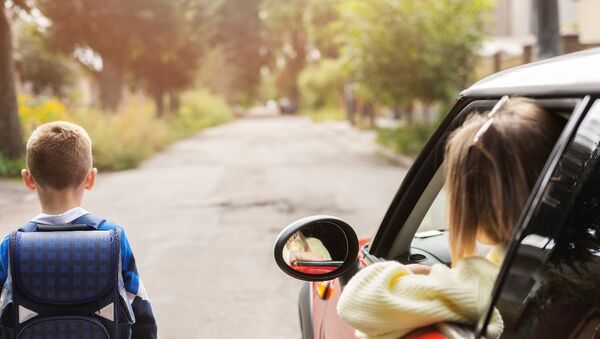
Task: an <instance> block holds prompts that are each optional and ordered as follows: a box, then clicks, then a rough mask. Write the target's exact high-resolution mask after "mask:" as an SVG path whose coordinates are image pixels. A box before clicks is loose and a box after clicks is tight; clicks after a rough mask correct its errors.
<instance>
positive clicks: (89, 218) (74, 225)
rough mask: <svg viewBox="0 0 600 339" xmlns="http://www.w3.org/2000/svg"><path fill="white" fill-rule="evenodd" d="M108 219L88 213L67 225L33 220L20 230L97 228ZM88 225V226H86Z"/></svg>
mask: <svg viewBox="0 0 600 339" xmlns="http://www.w3.org/2000/svg"><path fill="white" fill-rule="evenodd" d="M105 221H106V219H104V218H101V217H98V216H95V215H93V214H91V213H86V214H84V215H82V216H80V217H79V218H77V219H75V220H73V221H71V222H70V223H69V224H67V225H43V224H37V223H35V222H33V221H28V222H27V223H26V224H25V225H23V226H21V228H19V229H18V231H19V232H35V231H76V230H97V229H98V228H99V227H100V225H102V223H104V222H105ZM86 226H88V227H86Z"/></svg>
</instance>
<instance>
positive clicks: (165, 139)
mask: <svg viewBox="0 0 600 339" xmlns="http://www.w3.org/2000/svg"><path fill="white" fill-rule="evenodd" d="M68 111H69V109H67V108H66V107H65V105H63V104H62V103H61V102H60V101H59V100H57V99H55V98H50V97H32V96H30V95H20V96H19V115H20V118H21V124H22V127H23V132H24V135H25V136H26V137H29V135H31V132H33V130H34V129H35V128H37V127H38V126H39V125H41V124H44V123H47V122H50V121H56V120H66V121H71V122H73V123H76V124H79V125H81V126H82V127H83V128H85V129H86V131H87V132H88V133H89V135H90V137H91V138H92V147H93V153H94V166H96V167H97V168H98V169H100V170H112V171H117V170H124V169H129V168H134V167H136V166H138V165H139V164H140V163H141V162H142V161H143V160H145V159H147V158H149V157H150V156H152V155H153V154H154V153H155V152H157V151H159V150H161V149H163V148H164V147H166V146H167V145H168V144H170V143H172V142H174V141H176V140H178V139H181V138H184V137H187V136H190V135H191V134H193V133H196V132H198V131H200V130H202V129H205V128H207V127H211V126H215V125H219V124H223V123H226V122H229V121H231V120H232V119H233V113H232V111H231V109H230V108H229V106H228V105H227V103H226V102H225V101H224V100H223V99H221V98H220V97H217V96H214V95H211V94H210V93H209V92H207V91H204V90H196V91H190V92H186V93H184V94H183V95H182V98H181V106H180V109H179V110H178V111H177V112H176V113H174V114H172V115H171V116H168V117H167V118H166V119H164V120H163V119H159V118H157V117H156V115H155V113H154V109H153V107H152V104H151V103H150V102H149V101H147V100H142V99H140V98H137V97H135V96H133V97H132V99H130V100H129V101H128V103H127V104H125V105H123V106H121V107H120V108H119V110H118V111H117V112H103V111H101V110H99V109H95V108H73V109H72V110H70V113H67V112H68ZM24 165H25V164H24V160H23V159H17V160H8V159H6V158H4V157H1V156H0V177H6V176H18V175H19V173H20V170H21V169H22V168H24Z"/></svg>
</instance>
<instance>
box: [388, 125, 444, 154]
mask: <svg viewBox="0 0 600 339" xmlns="http://www.w3.org/2000/svg"><path fill="white" fill-rule="evenodd" d="M437 125H438V124H437V123H425V122H416V123H413V124H411V125H406V124H405V125H402V126H400V127H396V128H378V129H377V142H379V143H380V144H382V145H384V146H386V147H389V148H391V149H392V150H393V151H395V152H397V153H402V154H405V155H409V156H416V155H417V154H419V152H420V151H421V149H422V148H423V145H425V142H427V140H428V139H429V137H430V136H431V134H432V133H433V131H435V128H436V127H437Z"/></svg>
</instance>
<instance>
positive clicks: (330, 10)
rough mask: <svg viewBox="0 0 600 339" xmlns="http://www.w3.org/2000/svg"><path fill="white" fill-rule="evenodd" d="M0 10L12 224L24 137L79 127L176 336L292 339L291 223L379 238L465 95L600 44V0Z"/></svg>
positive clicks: (51, 3)
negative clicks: (315, 219)
mask: <svg viewBox="0 0 600 339" xmlns="http://www.w3.org/2000/svg"><path fill="white" fill-rule="evenodd" d="M0 3H2V4H3V6H2V8H1V10H0V177H2V178H5V179H0V230H2V231H3V232H8V231H9V230H11V229H14V228H16V227H18V225H20V224H21V223H23V222H24V221H26V220H27V219H28V218H31V217H33V216H34V215H35V214H36V213H37V212H38V210H39V208H38V206H37V203H36V201H35V195H34V194H33V193H28V192H26V191H25V190H24V188H22V187H21V185H20V184H19V182H18V180H17V178H18V176H19V172H20V170H21V168H23V167H24V166H25V165H24V145H25V141H26V138H27V137H28V136H29V135H30V133H31V131H32V130H33V129H35V128H36V127H37V126H39V125H40V124H42V123H45V122H48V121H53V120H68V121H72V122H75V123H77V124H80V125H82V126H83V127H84V128H86V130H87V131H88V132H89V134H90V135H91V137H92V139H93V141H94V144H93V148H94V149H93V151H94V162H95V166H97V167H98V168H99V169H100V170H101V172H102V175H101V176H100V179H99V183H98V187H97V188H96V189H95V190H94V191H93V192H92V193H90V194H89V195H88V198H87V200H86V205H85V206H86V207H88V208H89V209H90V210H93V211H95V212H97V213H103V215H105V216H107V217H110V218H111V219H115V220H117V221H120V222H122V223H123V224H124V225H125V227H126V228H127V229H128V232H129V233H130V238H131V239H133V240H132V242H133V244H134V248H135V249H136V253H137V255H138V262H139V263H140V267H141V271H142V277H143V278H144V280H145V282H146V286H147V287H148V290H149V292H150V295H151V297H152V299H153V301H154V307H155V310H156V312H157V316H158V318H159V324H160V328H161V337H165V338H169V337H170V338H194V337H244V338H250V337H256V338H267V337H268V338H289V337H298V336H299V330H298V321H297V314H296V307H297V306H296V302H297V293H298V290H299V287H300V282H297V281H293V280H292V279H291V278H289V277H287V276H285V275H284V274H283V273H281V272H279V271H278V269H277V268H276V267H275V264H274V261H273V258H272V256H273V254H272V253H271V251H272V246H273V240H274V239H275V237H276V235H277V233H278V232H279V231H280V230H281V229H282V228H283V227H284V226H285V225H286V224H288V223H290V222H292V221H293V220H294V219H296V218H300V217H303V216H306V215H311V214H318V213H324V214H335V215H337V216H339V217H342V218H344V219H346V220H347V221H349V222H350V224H351V225H353V226H354V227H355V228H356V229H357V231H358V232H359V233H360V234H361V235H365V236H371V235H372V234H373V232H374V231H375V230H376V228H377V226H378V223H379V221H380V220H381V218H382V217H383V214H384V213H385V211H386V208H387V206H388V204H389V202H390V200H391V199H392V197H393V195H394V193H395V191H396V189H397V187H398V186H399V184H400V182H401V180H402V178H403V175H404V173H405V171H406V169H407V166H409V165H410V163H411V161H412V159H413V158H414V157H415V156H416V154H418V152H419V150H420V149H421V147H422V145H423V143H424V142H425V141H426V140H427V138H428V137H429V135H430V134H431V133H432V131H433V130H434V128H435V126H436V125H437V124H438V123H439V121H440V119H441V118H442V117H443V116H444V114H446V113H447V111H448V109H449V108H450V107H451V105H452V104H453V102H454V100H455V99H456V98H457V96H458V93H459V92H460V91H461V90H462V89H464V88H466V87H468V86H469V85H470V84H472V83H473V82H475V81H477V80H479V79H481V78H483V77H485V76H487V75H490V74H493V73H495V72H498V71H501V70H503V69H507V68H510V67H514V66H518V65H521V64H525V63H529V62H533V61H536V60H541V59H545V58H548V57H552V56H556V55H560V54H564V53H570V52H574V51H578V50H582V49H587V48H592V47H598V46H600V21H599V20H597V14H598V13H600V0H128V1H118V0H103V1H99V0H60V1H56V0H0ZM201 131H202V133H199V132H201ZM173 263H177V265H174V264H173ZM174 286H177V288H174ZM179 286H181V287H179ZM233 322H235V326H232V325H231V324H232V323H233Z"/></svg>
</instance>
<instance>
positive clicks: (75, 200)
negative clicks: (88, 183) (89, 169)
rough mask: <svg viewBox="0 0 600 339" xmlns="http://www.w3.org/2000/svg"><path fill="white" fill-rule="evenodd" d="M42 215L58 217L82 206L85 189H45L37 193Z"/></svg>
mask: <svg viewBox="0 0 600 339" xmlns="http://www.w3.org/2000/svg"><path fill="white" fill-rule="evenodd" d="M37 194H38V198H39V200H40V207H41V208H42V213H45V214H51V215H57V214H62V213H65V212H66V211H68V210H70V209H73V208H75V207H80V206H81V201H82V199H83V189H81V190H79V189H70V188H68V189H64V190H55V189H43V190H38V191H37Z"/></svg>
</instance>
